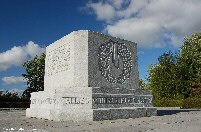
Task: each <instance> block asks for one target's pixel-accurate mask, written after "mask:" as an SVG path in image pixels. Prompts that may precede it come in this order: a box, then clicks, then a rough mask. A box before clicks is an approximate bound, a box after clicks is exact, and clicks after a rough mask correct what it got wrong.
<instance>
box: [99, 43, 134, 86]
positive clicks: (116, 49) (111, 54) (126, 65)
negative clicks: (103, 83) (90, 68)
mask: <svg viewBox="0 0 201 132" xmlns="http://www.w3.org/2000/svg"><path fill="white" fill-rule="evenodd" d="M110 59H112V63H113V65H114V66H115V67H116V68H117V69H119V62H120V60H121V61H122V64H123V70H122V73H121V74H120V75H119V76H118V77H114V76H113V75H112V73H111V69H110V68H111V64H110ZM98 65H99V70H100V71H101V75H102V76H103V77H104V78H105V79H106V80H107V81H109V82H111V83H120V84H122V83H123V82H124V81H125V80H126V79H128V78H129V77H130V74H131V69H132V57H131V52H130V51H129V50H128V48H127V47H126V46H125V44H123V43H119V42H115V41H112V40H109V41H108V42H106V43H102V44H101V45H100V47H99V50H98Z"/></svg>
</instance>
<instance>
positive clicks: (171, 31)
mask: <svg viewBox="0 0 201 132" xmlns="http://www.w3.org/2000/svg"><path fill="white" fill-rule="evenodd" d="M94 5H96V6H94ZM87 7H91V8H92V9H93V11H94V13H95V14H96V15H97V18H98V20H104V21H105V22H106V24H107V25H106V27H105V29H104V30H105V31H107V33H108V34H110V35H112V36H116V37H120V38H124V39H128V40H131V41H134V42H137V43H138V45H139V46H140V47H162V46H165V45H167V44H170V45H174V46H175V47H178V46H180V45H181V44H182V41H183V37H184V36H186V35H190V34H191V33H193V32H198V31H200V30H201V17H200V12H201V1H200V0H130V1H129V2H128V1H126V2H125V3H124V2H123V1H122V0H118V1H115V0H109V1H106V0H102V1H99V2H97V3H88V4H87ZM105 7H110V9H111V10H106V9H107V8H105ZM100 8H101V9H102V10H104V9H105V10H104V11H102V10H99V9H100ZM106 12H107V13H106ZM167 40H168V41H167Z"/></svg>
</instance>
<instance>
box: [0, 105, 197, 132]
mask: <svg viewBox="0 0 201 132" xmlns="http://www.w3.org/2000/svg"><path fill="white" fill-rule="evenodd" d="M168 110H170V109H167V110H165V109H163V110H159V111H160V112H161V111H163V112H162V113H163V115H160V116H153V117H142V118H135V119H118V120H105V121H94V122H54V121H49V120H44V119H36V118H27V117H26V116H25V110H4V111H0V131H5V132H7V131H26V132H32V131H36V132H51V131H52V132H56V131H57V132H69V131H70V132H71V131H72V132H84V131H87V132H90V131H95V132H114V131H115V132H118V131H119V132H120V131H122V132H123V131H124V132H131V131H134V132H200V131H201V125H200V124H201V111H200V110H196V109H192V110H191V109H190V110H182V109H181V110H180V109H176V110H175V109H173V110H172V111H176V112H174V113H172V114H167V115H164V114H165V113H166V112H167V111H168Z"/></svg>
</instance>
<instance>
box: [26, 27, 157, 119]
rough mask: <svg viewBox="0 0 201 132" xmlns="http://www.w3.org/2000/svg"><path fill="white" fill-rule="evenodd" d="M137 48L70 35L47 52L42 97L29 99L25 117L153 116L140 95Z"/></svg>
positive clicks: (144, 93)
mask: <svg viewBox="0 0 201 132" xmlns="http://www.w3.org/2000/svg"><path fill="white" fill-rule="evenodd" d="M138 79H139V73H138V62H137V44H136V43H133V42H130V41H127V40H122V39H119V38H115V37H111V36H107V35H104V34H100V33H97V32H92V31H87V30H81V31H74V32H72V33H70V34H69V35H67V36H64V37H63V38H61V39H59V40H57V41H56V42H54V43H53V44H51V45H50V46H48V47H47V48H46V59H45V77H44V81H45V82H44V91H40V92H34V93H32V94H31V106H30V108H29V109H27V110H26V116H27V117H37V118H44V119H49V120H54V121H92V120H106V119H107V120H108V119H109V120H112V119H119V118H135V117H141V116H151V115H155V114H156V108H154V107H153V103H152V102H153V101H152V98H153V97H152V94H151V91H150V90H140V89H139V82H138V81H139V80H138Z"/></svg>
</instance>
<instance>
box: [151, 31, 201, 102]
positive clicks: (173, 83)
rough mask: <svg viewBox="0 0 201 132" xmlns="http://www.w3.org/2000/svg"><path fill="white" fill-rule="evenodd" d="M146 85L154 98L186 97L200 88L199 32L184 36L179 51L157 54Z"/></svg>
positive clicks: (200, 58) (200, 39)
mask: <svg viewBox="0 0 201 132" xmlns="http://www.w3.org/2000/svg"><path fill="white" fill-rule="evenodd" d="M148 86H149V88H151V89H152V90H153V94H154V96H155V98H158V99H160V98H164V97H165V98H181V97H182V98H188V97H189V96H190V95H191V93H192V90H193V88H201V33H195V34H193V35H192V36H191V37H189V38H188V37H185V39H184V44H183V45H182V47H181V49H180V53H178V54H173V53H172V52H171V51H170V52H168V53H164V54H163V55H161V56H159V58H158V63H157V64H155V65H152V66H151V67H150V69H149V77H148Z"/></svg>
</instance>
